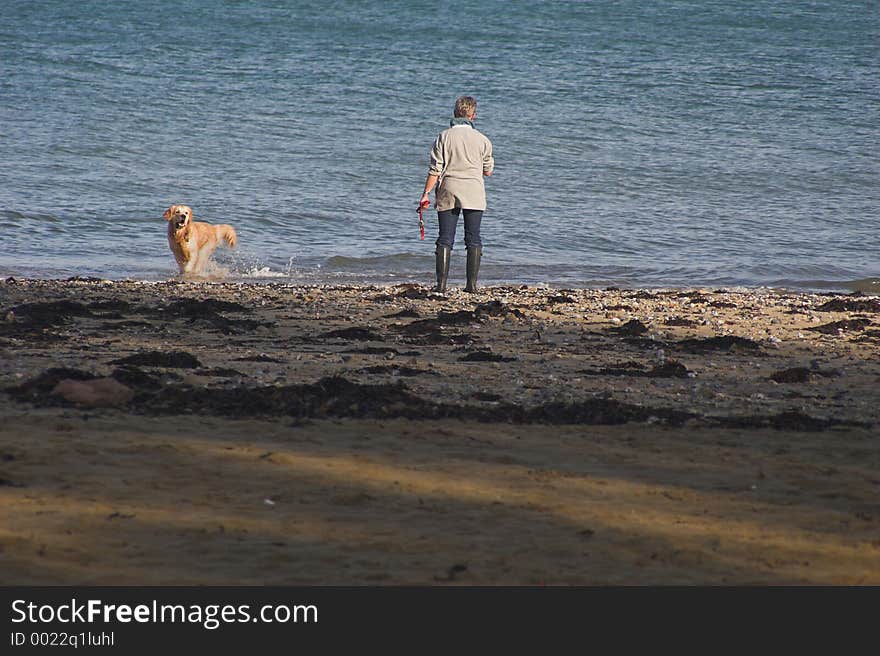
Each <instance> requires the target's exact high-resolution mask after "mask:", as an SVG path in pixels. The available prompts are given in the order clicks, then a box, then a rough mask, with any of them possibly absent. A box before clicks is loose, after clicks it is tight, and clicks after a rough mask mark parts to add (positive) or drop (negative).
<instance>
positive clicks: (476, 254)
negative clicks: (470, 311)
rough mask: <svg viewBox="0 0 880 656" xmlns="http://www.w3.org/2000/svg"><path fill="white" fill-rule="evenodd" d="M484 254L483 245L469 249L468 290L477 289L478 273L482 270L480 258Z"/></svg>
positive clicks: (466, 289)
mask: <svg viewBox="0 0 880 656" xmlns="http://www.w3.org/2000/svg"><path fill="white" fill-rule="evenodd" d="M482 256H483V249H482V247H477V248H469V249H467V285H466V286H465V288H464V290H465V291H466V292H471V293H473V292H475V291H477V274H478V273H479V272H480V258H481V257H482Z"/></svg>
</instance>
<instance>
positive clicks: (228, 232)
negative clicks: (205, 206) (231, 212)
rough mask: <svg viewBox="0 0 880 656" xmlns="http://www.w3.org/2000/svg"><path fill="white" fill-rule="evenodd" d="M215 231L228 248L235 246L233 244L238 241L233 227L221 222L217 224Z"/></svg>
mask: <svg viewBox="0 0 880 656" xmlns="http://www.w3.org/2000/svg"><path fill="white" fill-rule="evenodd" d="M217 231H218V232H219V233H220V237H221V238H223V239H224V240H225V241H226V243H227V244H228V245H229V248H235V245H236V244H237V243H238V235H237V234H235V228H233V227H232V226H231V225H227V224H225V223H223V224H221V225H218V226H217Z"/></svg>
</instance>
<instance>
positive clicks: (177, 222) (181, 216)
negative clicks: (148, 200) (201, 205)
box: [162, 205, 193, 230]
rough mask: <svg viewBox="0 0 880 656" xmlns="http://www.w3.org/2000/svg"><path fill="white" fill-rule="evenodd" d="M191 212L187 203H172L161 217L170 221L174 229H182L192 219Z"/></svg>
mask: <svg viewBox="0 0 880 656" xmlns="http://www.w3.org/2000/svg"><path fill="white" fill-rule="evenodd" d="M192 216H193V212H192V210H191V209H190V208H189V206H188V205H172V206H171V207H169V208H168V209H167V210H165V214H163V215H162V218H163V219H165V220H166V221H168V222H169V223H171V225H172V226H173V227H174V230H183V229H184V228H186V227H187V226H188V225H189V224H190V221H192Z"/></svg>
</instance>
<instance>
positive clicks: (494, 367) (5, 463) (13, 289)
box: [0, 279, 880, 585]
mask: <svg viewBox="0 0 880 656" xmlns="http://www.w3.org/2000/svg"><path fill="white" fill-rule="evenodd" d="M878 313H880V301H878V299H877V298H876V297H873V296H865V295H832V294H804V293H786V292H775V291H771V290H750V291H725V290H712V289H692V290H564V289H541V288H534V287H532V288H520V287H492V288H486V289H483V290H481V292H480V293H478V294H476V295H468V294H464V293H462V292H460V291H457V290H454V291H452V292H451V293H450V294H449V295H448V296H446V297H441V296H438V295H436V294H433V293H432V292H430V291H429V289H428V288H426V287H423V286H419V285H401V286H397V287H339V286H337V287H301V286H299V287H298V286H288V285H272V284H265V285H247V284H241V285H239V284H224V283H204V282H203V283H197V282H177V281H172V282H163V283H134V282H109V281H100V280H70V281H34V280H11V279H9V280H6V281H3V282H0V413H2V414H0V418H2V424H0V499H2V504H0V564H2V567H0V584H4V585H12V584H63V585H68V584H82V585H112V584H133V585H159V584H206V585H220V584H228V585H243V584H252V585H293V584H355V585H363V584H366V585H376V584H378V585H396V584H423V585H425V584H426V585H455V584H468V585H507V584H526V585H542V584H547V585H553V584H588V585H589V584H598V585H624V584H626V585H629V584H661V585H663V584H687V585H690V584H697V585H702V584H721V585H731V584H755V585H778V584H795V585H798V584H822V585H824V584H844V585H851V584H878V583H880V449H878V446H880V445H878V441H880V430H878V428H877V426H878V424H880V394H878V391H877V389H878V385H877V383H878V380H880V360H878V354H880V319H878Z"/></svg>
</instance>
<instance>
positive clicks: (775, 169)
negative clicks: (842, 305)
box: [0, 0, 880, 289]
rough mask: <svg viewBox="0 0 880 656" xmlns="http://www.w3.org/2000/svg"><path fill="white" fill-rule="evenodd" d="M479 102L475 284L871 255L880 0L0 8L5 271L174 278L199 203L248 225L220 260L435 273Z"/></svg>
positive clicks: (843, 272) (770, 271)
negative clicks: (420, 206)
mask: <svg viewBox="0 0 880 656" xmlns="http://www.w3.org/2000/svg"><path fill="white" fill-rule="evenodd" d="M463 94H470V95H473V96H475V97H476V98H477V100H478V103H479V106H478V116H477V122H476V125H477V127H478V129H480V130H481V131H482V132H484V133H485V134H486V135H487V136H488V137H489V138H490V139H491V140H492V142H493V145H494V152H495V159H496V170H495V174H494V175H493V176H492V177H491V178H488V179H487V180H486V187H487V194H488V199H489V206H488V209H487V211H486V214H485V216H484V220H483V241H484V255H483V268H482V270H481V274H480V275H481V282H482V283H484V284H497V283H516V284H547V285H552V286H608V285H617V286H703V285H712V286H747V287H751V286H782V287H789V288H806V289H823V288H834V289H848V288H849V289H851V288H867V289H873V283H874V282H875V280H874V279H875V278H876V277H877V276H878V275H880V262H878V254H880V250H878V248H877V245H876V240H877V233H878V218H880V212H878V210H880V184H878V183H880V176H878V173H880V5H878V3H877V2H876V0H872V1H869V2H868V1H865V2H846V1H830V0H829V1H810V0H797V1H796V0H774V1H770V0H766V1H761V0H738V1H737V2H728V1H724V2H721V1H716V0H693V1H686V0H667V1H664V2H643V1H637V0H596V1H592V2H563V1H555V2H518V1H511V2H501V1H485V0H473V1H472V2H468V3H464V2H421V1H412V2H409V1H408V2H404V1H398V2H352V1H332V0H322V1H321V2H313V1H295V2H294V1H290V2H286V1H281V0H274V1H259V0H254V1H251V2H244V1H226V2H221V1H218V0H175V1H174V2H170V1H165V0H155V1H152V2H98V1H96V0H81V1H78V2H61V1H57V2H54V1H46V2H33V1H32V0H3V1H2V20H0V276H4V277H6V276H28V277H38V278H56V277H69V276H93V277H101V278H108V279H142V280H162V279H168V278H171V277H174V276H175V275H177V268H176V265H175V262H174V259H173V256H172V255H171V252H170V250H169V248H168V244H167V240H166V223H165V221H163V219H162V213H163V211H164V210H165V209H166V208H167V207H168V206H169V205H171V204H173V203H184V204H187V205H190V206H191V207H192V208H193V211H194V214H195V218H196V219H197V220H204V221H209V222H213V223H220V222H223V223H231V224H233V225H234V226H235V228H236V229H237V231H238V235H239V248H238V249H236V251H234V252H232V251H228V250H223V249H221V250H218V251H217V253H216V257H215V260H216V262H217V265H218V271H219V272H220V273H221V274H222V275H223V276H225V278H226V279H230V280H255V281H261V280H269V281H287V282H292V283H333V282H346V283H351V282H355V283H358V282H361V283H379V284H388V283H397V282H408V281H412V282H421V283H430V282H431V280H432V276H433V267H434V256H433V252H434V245H433V239H434V238H435V235H436V214H435V212H434V211H433V210H431V211H429V212H428V213H427V215H426V222H427V238H426V239H425V240H424V241H421V240H420V239H419V236H418V219H417V215H416V211H415V210H416V203H417V201H418V198H419V196H420V194H421V191H422V188H423V184H424V180H425V175H426V173H427V167H428V152H429V149H430V145H431V142H432V141H433V139H434V138H435V137H436V135H437V134H438V133H439V132H440V131H441V130H443V129H444V128H445V127H447V125H448V121H449V118H450V116H451V113H452V107H453V104H454V101H455V98H456V97H457V96H459V95H463ZM462 237H463V234H462V229H461V228H460V229H459V235H458V243H457V245H456V248H455V251H454V255H453V264H452V271H451V274H450V281H451V282H454V281H455V280H456V279H457V278H462V279H463V277H464V263H463V258H464V255H463V254H464V248H463V243H462Z"/></svg>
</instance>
